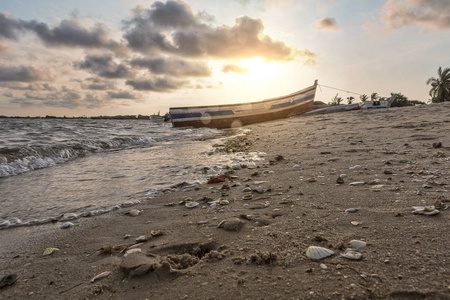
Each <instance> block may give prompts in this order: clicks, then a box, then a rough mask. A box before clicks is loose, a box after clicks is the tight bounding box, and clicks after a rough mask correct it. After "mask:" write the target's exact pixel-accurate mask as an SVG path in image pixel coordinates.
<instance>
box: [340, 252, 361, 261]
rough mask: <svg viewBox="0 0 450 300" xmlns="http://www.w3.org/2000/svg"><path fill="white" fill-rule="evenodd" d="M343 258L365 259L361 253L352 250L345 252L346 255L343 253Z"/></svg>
mask: <svg viewBox="0 0 450 300" xmlns="http://www.w3.org/2000/svg"><path fill="white" fill-rule="evenodd" d="M341 256H342V257H345V258H348V259H351V260H360V259H361V258H362V257H363V256H362V254H361V253H359V252H356V251H354V250H352V249H347V250H345V252H344V253H341Z"/></svg>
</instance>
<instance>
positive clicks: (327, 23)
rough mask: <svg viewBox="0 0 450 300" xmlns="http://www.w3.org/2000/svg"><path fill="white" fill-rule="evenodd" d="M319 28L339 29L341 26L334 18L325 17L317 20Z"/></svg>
mask: <svg viewBox="0 0 450 300" xmlns="http://www.w3.org/2000/svg"><path fill="white" fill-rule="evenodd" d="M316 27H317V29H318V30H328V31H339V30H340V29H339V27H338V25H337V22H336V20H335V19H334V18H323V19H321V20H318V21H317V22H316Z"/></svg>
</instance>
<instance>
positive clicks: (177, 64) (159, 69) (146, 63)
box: [130, 57, 211, 77]
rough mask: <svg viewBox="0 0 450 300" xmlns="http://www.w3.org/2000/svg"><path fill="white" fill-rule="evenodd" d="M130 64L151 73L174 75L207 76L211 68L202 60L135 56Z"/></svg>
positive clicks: (209, 74)
mask: <svg viewBox="0 0 450 300" xmlns="http://www.w3.org/2000/svg"><path fill="white" fill-rule="evenodd" d="M130 64H131V65H132V66H134V67H141V68H147V69H148V70H150V71H151V72H152V73H153V74H157V75H170V76H174V77H208V76H211V69H210V68H209V67H208V65H207V64H206V63H204V62H190V61H184V60H178V59H167V58H143V57H141V58H135V59H133V60H131V62H130Z"/></svg>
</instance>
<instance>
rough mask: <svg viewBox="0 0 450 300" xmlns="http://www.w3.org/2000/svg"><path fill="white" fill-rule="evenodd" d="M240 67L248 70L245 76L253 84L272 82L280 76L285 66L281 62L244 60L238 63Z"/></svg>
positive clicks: (259, 59) (258, 59)
mask: <svg viewBox="0 0 450 300" xmlns="http://www.w3.org/2000/svg"><path fill="white" fill-rule="evenodd" d="M238 65H239V66H241V67H243V68H246V69H248V72H247V73H244V74H243V77H244V76H245V77H246V78H245V79H246V80H250V81H253V82H263V81H267V80H271V79H273V78H276V77H278V76H280V74H281V71H282V70H283V65H282V64H281V63H279V62H265V61H264V59H262V58H259V57H258V58H253V59H247V60H242V61H240V62H239V63H238Z"/></svg>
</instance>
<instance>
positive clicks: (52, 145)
mask: <svg viewBox="0 0 450 300" xmlns="http://www.w3.org/2000/svg"><path fill="white" fill-rule="evenodd" d="M226 133H227V134H229V133H230V132H226ZM224 134H225V132H224V131H219V130H216V129H209V128H199V129H194V128H172V126H171V124H170V123H165V122H162V121H152V120H92V119H12V118H7V119H6V118H5V119H0V229H4V228H8V227H15V226H30V225H38V224H44V223H47V222H50V221H52V220H53V221H54V220H60V221H63V220H67V219H72V218H78V217H82V216H83V217H86V216H92V215H97V214H102V213H107V212H109V211H111V210H113V209H121V208H123V207H128V206H131V205H135V204H137V203H139V200H138V199H142V198H143V197H142V196H143V195H145V196H146V197H144V198H150V197H155V196H158V195H160V194H162V193H167V192H173V191H175V190H180V189H190V188H195V187H196V186H198V185H199V184H202V183H205V182H206V181H207V180H208V178H209V177H210V176H214V175H217V174H220V173H222V172H223V171H224V169H226V168H229V167H233V166H236V165H240V164H243V163H244V164H254V163H255V161H258V160H261V159H263V156H264V154H263V153H247V154H244V153H234V154H225V153H223V154H220V153H219V154H214V155H209V152H211V151H212V150H213V147H212V145H213V144H214V143H218V142H222V140H221V139H223V138H224ZM233 134H242V131H239V130H236V131H235V132H233ZM148 201H151V200H148Z"/></svg>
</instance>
